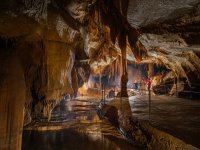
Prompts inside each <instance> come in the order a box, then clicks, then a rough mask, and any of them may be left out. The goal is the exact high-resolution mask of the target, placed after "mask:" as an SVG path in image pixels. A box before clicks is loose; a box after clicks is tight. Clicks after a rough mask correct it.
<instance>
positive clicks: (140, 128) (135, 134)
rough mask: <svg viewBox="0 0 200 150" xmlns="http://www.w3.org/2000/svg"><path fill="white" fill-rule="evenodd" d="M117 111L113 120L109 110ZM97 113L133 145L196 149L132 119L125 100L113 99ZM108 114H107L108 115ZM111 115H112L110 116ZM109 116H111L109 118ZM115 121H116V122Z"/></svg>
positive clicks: (146, 123) (153, 147)
mask: <svg viewBox="0 0 200 150" xmlns="http://www.w3.org/2000/svg"><path fill="white" fill-rule="evenodd" d="M116 109H117V110H118V111H117V112H118V113H117V114H116V113H115V114H116V115H115V118H116V119H114V120H113V119H112V118H113V112H111V110H115V111H114V112H116ZM99 113H100V114H101V115H102V116H103V117H105V118H107V119H108V120H109V121H111V122H112V121H113V122H112V123H113V124H114V125H115V126H116V127H118V128H119V129H120V130H121V132H122V133H123V134H124V135H125V136H126V137H127V138H129V139H130V140H131V141H133V142H134V143H135V144H137V145H140V146H141V147H146V148H147V149H158V150H159V149H166V150H168V149H198V148H196V147H193V146H192V145H189V144H186V143H185V142H183V141H181V140H180V139H178V138H176V137H174V136H172V135H170V134H168V133H166V132H163V131H161V130H159V129H158V128H155V127H154V126H152V125H151V124H149V122H147V121H142V120H138V119H136V118H133V117H132V113H131V109H130V105H129V102H128V100H127V99H121V100H120V99H115V100H113V101H110V102H109V103H108V105H107V104H102V105H100V108H99ZM108 113H109V114H108ZM110 114H112V115H110ZM110 116H112V117H111V118H110ZM116 120H117V121H116Z"/></svg>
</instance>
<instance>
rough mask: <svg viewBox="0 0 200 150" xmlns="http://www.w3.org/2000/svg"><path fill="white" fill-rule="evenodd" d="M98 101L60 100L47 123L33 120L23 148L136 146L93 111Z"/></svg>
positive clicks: (132, 147) (107, 149)
mask: <svg viewBox="0 0 200 150" xmlns="http://www.w3.org/2000/svg"><path fill="white" fill-rule="evenodd" d="M97 106H98V103H97V101H94V100H88V99H84V98H83V99H81V100H80V99H76V100H71V101H63V102H62V104H61V105H60V106H57V107H56V108H55V109H54V110H53V112H52V118H51V120H50V122H46V121H45V120H43V121H42V122H41V121H40V122H36V123H33V124H31V125H29V126H27V127H26V128H25V131H24V132H23V144H22V149H39V150H40V149H70V150H71V149H72V150H74V149H77V150H78V149H89V150H90V149H99V150H101V149H106V150H109V149H122V150H129V149H130V150H131V149H138V148H137V147H134V146H133V145H132V144H131V143H129V142H128V141H126V139H124V138H123V136H122V135H121V134H120V133H119V132H118V131H117V129H116V128H115V127H114V126H112V125H111V124H110V123H109V122H107V121H106V120H104V119H103V120H102V119H100V118H99V117H98V115H97V114H96V108H97Z"/></svg>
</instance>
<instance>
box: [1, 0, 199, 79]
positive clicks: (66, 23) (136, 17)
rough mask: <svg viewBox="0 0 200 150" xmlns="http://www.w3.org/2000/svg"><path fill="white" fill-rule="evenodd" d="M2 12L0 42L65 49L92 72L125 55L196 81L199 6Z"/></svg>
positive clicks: (85, 2)
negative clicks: (17, 41)
mask: <svg viewBox="0 0 200 150" xmlns="http://www.w3.org/2000/svg"><path fill="white" fill-rule="evenodd" d="M0 7H1V8H2V9H1V13H0V15H1V16H0V17H1V20H0V21H1V24H0V33H1V36H2V37H5V38H6V37H7V38H11V37H12V38H16V39H23V38H24V39H26V40H29V41H41V40H48V41H56V42H61V43H64V44H67V46H69V47H71V49H72V51H73V53H74V54H75V58H76V59H77V60H78V61H88V62H89V63H90V65H91V67H94V66H97V65H102V66H106V65H108V64H110V63H112V62H113V61H114V60H115V59H116V58H117V56H119V55H121V52H123V51H124V50H126V55H127V59H128V60H129V61H136V62H152V63H160V64H163V65H165V66H166V67H167V68H169V69H171V70H172V71H173V72H174V73H175V74H176V75H180V76H183V77H186V78H187V80H188V82H190V79H189V77H187V73H188V72H196V73H195V74H196V75H199V71H200V68H199V65H198V64H199V57H198V56H199V51H200V49H199V46H198V45H199V44H200V38H199V37H200V1H199V0H179V1H177V0H165V1H163V0H152V1H148V0H108V1H105V0H23V1H21V0H10V1H9V2H8V1H6V0H4V1H3V2H2V4H1V6H0ZM193 58H195V60H194V59H193ZM174 64H176V65H175V66H174Z"/></svg>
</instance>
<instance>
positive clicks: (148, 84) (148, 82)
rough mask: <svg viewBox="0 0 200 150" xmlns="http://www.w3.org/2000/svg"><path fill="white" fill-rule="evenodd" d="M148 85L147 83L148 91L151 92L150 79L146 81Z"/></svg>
mask: <svg viewBox="0 0 200 150" xmlns="http://www.w3.org/2000/svg"><path fill="white" fill-rule="evenodd" d="M146 83H147V89H148V91H150V88H151V80H150V78H148V79H147V80H146Z"/></svg>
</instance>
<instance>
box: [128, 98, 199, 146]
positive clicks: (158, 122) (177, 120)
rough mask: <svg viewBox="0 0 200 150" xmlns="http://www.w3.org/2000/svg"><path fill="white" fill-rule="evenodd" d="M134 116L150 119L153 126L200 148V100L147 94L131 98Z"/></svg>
mask: <svg viewBox="0 0 200 150" xmlns="http://www.w3.org/2000/svg"><path fill="white" fill-rule="evenodd" d="M129 103H130V107H131V111H132V116H134V117H136V118H138V119H140V120H149V118H150V122H151V124H153V126H156V127H157V128H159V129H161V130H163V131H166V132H168V133H170V134H171V135H174V136H175V137H178V138H180V139H182V140H183V141H185V142H186V143H189V144H192V145H194V146H196V147H198V148H200V140H199V139H200V128H199V127H200V111H199V110H200V101H194V100H188V99H181V98H176V97H169V96H151V105H150V106H151V107H150V116H149V105H148V104H149V101H148V96H147V95H142V96H133V97H130V98H129Z"/></svg>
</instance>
